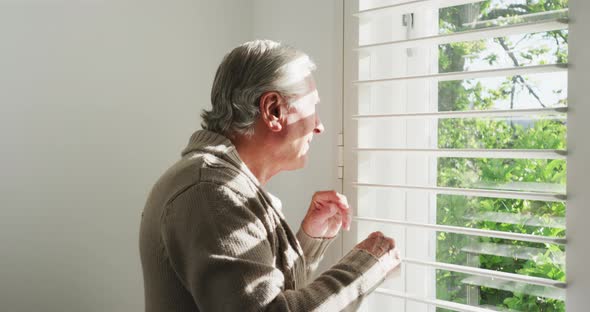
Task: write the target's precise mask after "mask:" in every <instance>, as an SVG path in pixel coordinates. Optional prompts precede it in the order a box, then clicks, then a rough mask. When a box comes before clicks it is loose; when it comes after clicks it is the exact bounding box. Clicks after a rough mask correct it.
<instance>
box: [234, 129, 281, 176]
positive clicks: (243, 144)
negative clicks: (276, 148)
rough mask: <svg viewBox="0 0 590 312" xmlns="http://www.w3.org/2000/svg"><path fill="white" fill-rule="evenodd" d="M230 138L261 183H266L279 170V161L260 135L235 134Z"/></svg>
mask: <svg viewBox="0 0 590 312" xmlns="http://www.w3.org/2000/svg"><path fill="white" fill-rule="evenodd" d="M230 140H231V141H232V143H233V145H234V146H235V147H236V151H237V152H238V155H240V159H242V161H243V162H244V163H245V164H246V166H247V167H248V169H249V170H250V171H251V172H252V174H254V176H255V177H256V178H257V179H258V182H260V184H261V185H263V186H264V185H266V183H267V182H268V181H269V180H270V178H272V177H273V176H274V175H276V174H277V173H279V172H280V171H281V169H280V166H279V163H278V162H277V160H276V159H275V157H273V156H274V155H273V153H272V147H271V146H270V145H269V144H265V140H264V139H263V138H261V137H260V136H257V135H253V136H251V137H247V136H243V135H236V136H234V137H233V138H231V139H230Z"/></svg>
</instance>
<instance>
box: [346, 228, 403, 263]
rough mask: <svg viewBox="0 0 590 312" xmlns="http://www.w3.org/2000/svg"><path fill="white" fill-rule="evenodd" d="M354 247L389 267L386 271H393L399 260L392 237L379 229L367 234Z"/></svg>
mask: <svg viewBox="0 0 590 312" xmlns="http://www.w3.org/2000/svg"><path fill="white" fill-rule="evenodd" d="M355 248H357V249H362V250H364V251H366V252H368V253H370V254H371V255H373V256H375V258H377V259H379V261H381V262H383V263H384V264H385V265H386V267H387V268H389V270H388V272H391V271H393V270H394V269H395V268H396V267H398V266H399V264H400V262H401V260H400V258H399V254H398V252H397V249H395V241H394V240H393V238H390V237H387V236H385V235H383V233H381V232H379V231H377V232H373V233H371V234H369V236H368V237H367V238H366V239H365V240H364V241H362V242H360V243H358V244H357V245H356V246H355Z"/></svg>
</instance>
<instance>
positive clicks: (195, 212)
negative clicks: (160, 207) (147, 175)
mask: <svg viewBox="0 0 590 312" xmlns="http://www.w3.org/2000/svg"><path fill="white" fill-rule="evenodd" d="M250 200H255V199H248V198H244V197H242V196H240V195H238V194H236V193H235V192H233V191H232V190H230V189H229V188H227V187H225V186H221V185H216V184H212V183H202V182H201V183H199V184H197V185H194V186H192V187H190V188H189V189H187V190H185V191H183V192H182V193H181V194H180V195H178V196H177V197H176V198H175V199H174V200H172V201H171V202H170V204H169V205H168V206H167V207H166V210H165V212H164V214H163V215H162V238H163V243H164V248H166V252H167V254H168V258H169V261H170V263H171V265H172V267H173V268H174V270H175V272H176V274H177V276H178V278H179V279H180V281H181V282H182V283H183V285H184V287H185V288H186V289H187V290H188V291H189V292H190V293H191V295H192V297H193V299H194V301H195V303H196V305H197V306H198V308H199V310H200V311H203V312H208V311H340V310H343V309H348V308H351V307H353V308H354V307H356V306H357V305H358V304H359V303H360V299H361V298H362V297H363V296H364V295H365V294H367V293H369V292H370V291H371V290H372V289H374V288H375V287H376V286H377V285H378V284H379V283H381V282H382V281H383V279H384V277H385V274H386V272H385V268H384V267H383V266H382V265H381V262H379V261H378V260H377V259H376V258H375V257H373V256H372V255H370V254H369V253H367V252H365V251H363V250H358V249H353V250H352V251H350V252H349V253H348V254H347V255H346V256H344V257H343V258H342V259H341V260H340V261H339V262H338V263H337V264H336V265H334V266H333V267H331V268H330V269H329V270H327V271H326V272H324V273H323V274H321V275H320V276H319V277H318V278H317V279H315V280H314V281H312V282H311V283H309V284H308V285H306V286H305V287H302V288H299V289H297V290H284V286H283V284H284V276H283V273H282V272H281V271H280V270H279V269H277V268H276V267H275V266H274V262H275V258H274V255H273V252H272V249H271V245H270V242H269V240H268V237H269V233H268V231H269V230H268V229H266V228H265V226H264V224H263V223H262V222H261V220H260V219H259V218H258V217H257V216H256V214H255V213H253V212H252V210H251V209H250V208H251V207H252V206H255V205H256V204H255V203H253V202H251V203H249V201H250Z"/></svg>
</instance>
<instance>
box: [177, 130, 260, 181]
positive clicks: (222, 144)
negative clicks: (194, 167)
mask: <svg viewBox="0 0 590 312" xmlns="http://www.w3.org/2000/svg"><path fill="white" fill-rule="evenodd" d="M192 152H205V153H210V154H213V155H215V156H217V157H219V158H221V159H223V160H226V161H229V162H230V163H231V164H232V165H234V166H235V167H236V168H238V169H240V171H242V172H243V173H245V174H246V175H247V176H248V177H249V178H250V179H251V180H252V181H253V182H254V184H256V185H257V186H258V187H260V182H259V181H258V178H256V176H255V175H254V174H253V173H252V172H251V171H250V169H248V166H246V163H244V162H243V161H242V159H241V158H240V155H239V154H238V151H237V150H236V147H235V146H234V145H233V143H232V142H231V141H230V140H229V139H228V138H227V137H225V136H224V135H221V134H219V133H216V132H212V131H209V130H197V131H195V132H194V133H193V135H192V136H191V138H190V140H189V142H188V145H187V146H186V147H185V148H184V150H183V151H182V153H181V156H183V157H184V156H185V155H187V154H189V153H192Z"/></svg>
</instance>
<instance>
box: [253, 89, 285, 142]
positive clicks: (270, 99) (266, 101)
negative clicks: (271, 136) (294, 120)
mask: <svg viewBox="0 0 590 312" xmlns="http://www.w3.org/2000/svg"><path fill="white" fill-rule="evenodd" d="M282 103H283V98H282V96H281V95H280V94H279V93H278V92H276V91H269V92H265V93H263V94H262V96H261V97H260V103H259V105H260V117H261V118H262V122H263V123H264V125H265V126H266V127H267V128H268V129H269V130H270V131H273V132H279V131H281V130H282V129H283V120H284V117H285V116H284V112H283V107H282Z"/></svg>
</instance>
